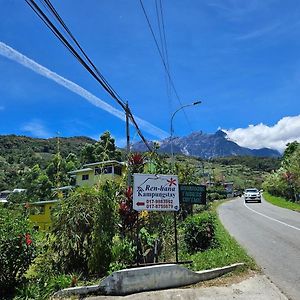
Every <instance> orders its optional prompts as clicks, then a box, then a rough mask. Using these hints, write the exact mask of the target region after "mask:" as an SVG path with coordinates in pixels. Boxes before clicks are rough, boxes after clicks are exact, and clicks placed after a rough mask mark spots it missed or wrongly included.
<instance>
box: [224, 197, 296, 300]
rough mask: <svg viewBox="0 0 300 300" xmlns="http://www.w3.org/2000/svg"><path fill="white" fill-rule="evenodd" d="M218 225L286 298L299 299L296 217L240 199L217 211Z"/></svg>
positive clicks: (272, 206)
mask: <svg viewBox="0 0 300 300" xmlns="http://www.w3.org/2000/svg"><path fill="white" fill-rule="evenodd" d="M218 212H219V216H220V218H221V221H222V223H223V224H224V226H225V227H226V228H227V230H228V231H229V232H230V234H231V235H232V236H234V237H235V238H236V240H237V241H238V242H239V243H240V244H241V245H242V246H243V247H244V248H245V249H247V251H248V253H249V254H250V255H251V256H252V257H254V258H255V260H256V262H257V263H258V264H259V265H260V266H261V267H262V268H263V270H264V272H265V274H266V275H267V276H268V277H269V278H270V279H271V280H272V281H273V282H274V283H275V284H276V285H277V286H278V287H279V289H281V290H282V291H283V292H284V293H285V294H286V295H287V296H288V297H289V298H291V299H293V300H299V299H300V213H297V212H294V211H290V210H287V209H284V208H279V207H277V206H274V205H271V204H269V203H268V202H266V201H265V200H264V199H263V200H262V203H247V204H245V203H244V201H243V198H237V199H235V200H232V201H229V202H226V203H224V204H223V205H221V206H220V207H219V211H218Z"/></svg>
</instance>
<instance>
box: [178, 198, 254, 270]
mask: <svg viewBox="0 0 300 300" xmlns="http://www.w3.org/2000/svg"><path fill="white" fill-rule="evenodd" d="M215 204H217V205H219V204H220V202H215V203H214V205H211V207H210V209H209V212H210V213H212V214H213V215H215V216H216V218H215V220H214V225H215V231H214V232H215V239H216V240H217V244H214V245H215V247H211V248H209V249H207V250H205V251H198V252H194V253H192V254H189V253H186V252H180V253H179V254H180V259H181V260H192V261H193V264H192V268H193V270H196V271H199V270H208V269H213V268H219V267H223V266H228V265H231V264H234V263H239V262H243V263H245V267H244V269H245V268H251V269H254V270H255V269H257V266H256V265H255V262H254V260H253V259H252V258H251V257H249V256H248V255H247V253H246V251H245V250H244V249H243V248H242V247H241V246H240V245H239V244H238V243H237V242H236V240H235V239H234V238H233V237H231V236H230V235H229V233H228V232H227V231H226V230H225V228H224V226H223V225H222V223H221V222H220V220H219V218H218V217H217V215H216V206H217V205H215Z"/></svg>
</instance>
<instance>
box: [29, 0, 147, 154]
mask: <svg viewBox="0 0 300 300" xmlns="http://www.w3.org/2000/svg"><path fill="white" fill-rule="evenodd" d="M25 1H26V3H27V4H28V5H29V6H30V7H31V9H32V10H33V11H34V12H35V13H36V15H37V16H38V17H39V18H40V19H41V20H42V21H43V22H44V23H45V25H46V26H47V27H48V28H49V29H50V30H51V31H52V33H53V34H54V35H55V36H56V37H57V38H58V39H59V40H60V41H61V42H62V43H63V45H64V46H65V47H66V48H67V49H68V50H69V51H70V52H71V54H72V55H73V56H74V57H75V58H76V59H77V60H78V61H79V62H80V63H81V65H83V67H84V68H85V69H86V70H87V71H88V72H89V73H90V74H91V75H92V76H93V77H94V78H95V79H96V80H97V81H98V82H99V83H100V84H101V86H102V87H103V88H104V89H105V90H106V91H107V92H108V93H109V94H110V95H111V97H112V98H113V99H115V100H116V101H117V103H118V104H119V105H120V106H121V107H122V108H123V110H124V111H125V112H127V113H128V116H129V119H130V120H131V122H132V124H133V125H134V126H135V127H136V130H137V132H138V134H139V135H140V137H141V139H142V141H143V142H144V143H145V145H146V146H147V148H148V149H149V151H152V149H151V147H150V146H149V143H148V142H147V140H146V139H145V137H144V136H143V134H142V132H141V130H140V128H139V126H138V124H137V122H136V121H135V119H134V116H133V114H132V112H131V110H130V109H129V107H128V106H126V104H125V102H124V101H123V100H122V99H120V97H119V96H118V94H117V93H115V92H114V90H113V89H112V87H111V86H110V85H109V84H108V82H107V81H106V79H105V78H104V76H103V75H102V74H101V73H100V72H99V70H98V69H97V68H96V66H95V65H94V64H93V63H92V61H91V60H90V59H89V58H88V56H87V54H86V53H85V52H84V50H83V49H82V47H81V46H80V44H79V43H78V42H77V40H76V39H75V37H74V36H73V34H72V33H71V31H70V30H69V29H68V27H67V26H66V25H65V23H64V22H63V20H62V18H61V17H60V16H59V14H58V13H57V11H56V10H55V9H54V7H53V5H52V4H51V2H50V1H49V0H45V2H44V4H45V5H47V7H48V8H49V10H50V11H51V12H52V13H53V15H54V16H55V18H56V19H57V20H58V21H59V23H60V24H61V25H62V26H63V28H64V29H65V31H66V32H67V33H68V34H69V35H70V37H71V39H72V40H73V42H74V43H75V44H76V45H77V47H78V48H79V50H80V51H81V53H82V54H83V55H84V57H85V58H86V60H87V61H88V63H89V64H90V65H91V66H89V65H88V63H87V62H86V61H85V60H84V59H83V58H82V57H81V56H80V54H78V52H77V51H76V49H75V48H74V47H73V46H72V45H71V44H70V42H69V41H68V40H67V39H66V38H65V37H64V36H63V34H62V33H61V32H60V31H59V30H58V29H57V28H56V26H55V25H54V24H53V22H51V20H50V19H49V18H48V17H47V15H46V14H45V13H44V12H43V11H42V9H41V8H40V7H39V6H38V4H36V3H35V2H34V0H25ZM92 69H94V70H92Z"/></svg>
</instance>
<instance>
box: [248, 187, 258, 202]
mask: <svg viewBox="0 0 300 300" xmlns="http://www.w3.org/2000/svg"><path fill="white" fill-rule="evenodd" d="M244 199H245V202H246V203H247V202H249V201H257V202H261V194H260V191H259V190H258V189H255V188H251V189H246V190H245V191H244Z"/></svg>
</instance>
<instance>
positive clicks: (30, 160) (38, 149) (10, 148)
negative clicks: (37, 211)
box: [0, 135, 96, 191]
mask: <svg viewBox="0 0 300 300" xmlns="http://www.w3.org/2000/svg"><path fill="white" fill-rule="evenodd" d="M95 142H96V141H94V140H92V139H90V138H87V137H71V138H59V145H60V146H59V148H60V155H61V156H62V157H63V158H65V157H67V156H68V155H69V154H70V153H74V154H75V155H77V156H78V155H79V154H80V152H81V149H82V147H83V146H84V145H85V144H86V143H89V144H94V143H95ZM57 144H58V139H57V138H51V139H37V138H30V137H25V136H16V135H4V136H0V153H1V156H0V191H2V190H6V189H8V190H12V189H13V188H20V187H22V186H23V183H22V181H21V178H22V176H23V174H24V172H26V171H27V169H28V168H32V167H33V166H34V165H37V164H38V165H39V166H40V168H41V169H42V170H45V169H46V167H47V165H48V164H49V162H50V161H51V159H52V157H53V155H54V154H57ZM76 167H78V165H76Z"/></svg>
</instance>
